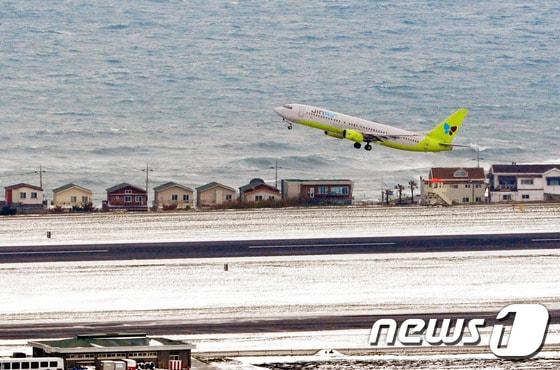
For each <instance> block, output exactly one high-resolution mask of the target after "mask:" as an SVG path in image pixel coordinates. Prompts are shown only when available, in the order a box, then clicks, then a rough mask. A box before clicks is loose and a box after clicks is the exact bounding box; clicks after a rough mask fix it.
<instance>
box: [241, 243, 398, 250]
mask: <svg viewBox="0 0 560 370" xmlns="http://www.w3.org/2000/svg"><path fill="white" fill-rule="evenodd" d="M395 244H397V243H395V242H379V243H346V244H345V243H341V244H293V245H250V246H249V249H266V248H314V247H358V246H370V245H371V246H379V245H395Z"/></svg>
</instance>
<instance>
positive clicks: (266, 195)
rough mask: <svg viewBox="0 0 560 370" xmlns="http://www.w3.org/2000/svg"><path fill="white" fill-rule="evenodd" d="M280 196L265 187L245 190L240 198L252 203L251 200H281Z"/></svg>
mask: <svg viewBox="0 0 560 370" xmlns="http://www.w3.org/2000/svg"><path fill="white" fill-rule="evenodd" d="M271 197H272V198H271ZM281 198H282V196H281V195H280V194H279V193H277V192H274V191H271V190H267V189H258V190H252V191H247V192H245V193H244V194H243V196H242V198H241V200H242V201H245V202H249V203H253V202H262V201H265V200H281Z"/></svg>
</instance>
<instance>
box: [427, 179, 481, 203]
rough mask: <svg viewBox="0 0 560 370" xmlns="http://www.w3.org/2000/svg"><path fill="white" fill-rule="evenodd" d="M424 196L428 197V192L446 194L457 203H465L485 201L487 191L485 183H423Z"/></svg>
mask: <svg viewBox="0 0 560 370" xmlns="http://www.w3.org/2000/svg"><path fill="white" fill-rule="evenodd" d="M420 191H421V195H422V197H423V198H424V197H427V195H428V193H434V194H444V195H445V196H446V197H447V199H449V201H451V202H453V203H456V204H463V203H483V202H484V195H485V193H486V184H484V183H478V184H475V183H438V182H434V183H430V184H424V183H422V185H421V187H420Z"/></svg>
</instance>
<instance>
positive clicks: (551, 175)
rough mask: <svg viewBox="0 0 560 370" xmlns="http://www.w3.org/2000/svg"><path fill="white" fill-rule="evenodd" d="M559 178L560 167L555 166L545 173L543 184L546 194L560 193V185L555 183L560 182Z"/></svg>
mask: <svg viewBox="0 0 560 370" xmlns="http://www.w3.org/2000/svg"><path fill="white" fill-rule="evenodd" d="M558 178H560V169H557V168H553V169H551V170H550V171H547V172H545V173H544V179H543V185H544V192H545V193H546V194H552V195H560V185H555V184H558ZM549 183H550V185H549Z"/></svg>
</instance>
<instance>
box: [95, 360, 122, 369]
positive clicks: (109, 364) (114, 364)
mask: <svg viewBox="0 0 560 370" xmlns="http://www.w3.org/2000/svg"><path fill="white" fill-rule="evenodd" d="M101 370H127V367H126V362H124V361H122V360H107V361H101Z"/></svg>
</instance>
